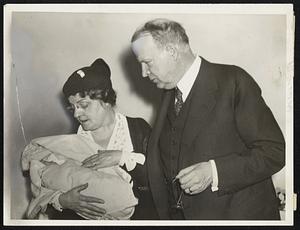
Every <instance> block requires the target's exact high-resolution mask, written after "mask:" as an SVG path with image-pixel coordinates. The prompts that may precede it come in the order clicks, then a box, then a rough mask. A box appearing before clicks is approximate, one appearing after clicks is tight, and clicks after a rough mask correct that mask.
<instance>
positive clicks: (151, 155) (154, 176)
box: [146, 90, 172, 219]
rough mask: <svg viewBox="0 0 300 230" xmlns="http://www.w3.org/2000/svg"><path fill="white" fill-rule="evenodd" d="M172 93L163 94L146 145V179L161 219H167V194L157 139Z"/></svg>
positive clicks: (168, 91) (169, 91)
mask: <svg viewBox="0 0 300 230" xmlns="http://www.w3.org/2000/svg"><path fill="white" fill-rule="evenodd" d="M171 98H172V91H171V90H167V91H165V93H164V97H163V101H162V104H161V106H160V109H159V114H158V115H157V117H156V120H155V123H154V126H153V129H152V133H151V136H150V139H149V144H148V154H147V158H148V159H147V161H146V162H147V168H148V172H149V173H148V178H149V183H150V187H151V192H152V196H153V200H154V202H155V206H156V209H157V212H158V214H159V216H160V218H161V219H168V218H169V216H168V211H169V210H168V203H167V202H168V194H167V190H166V185H165V180H164V173H163V171H162V167H161V160H160V152H159V146H158V144H159V143H158V142H159V137H160V134H161V130H162V128H163V126H164V122H165V119H166V117H167V111H168V107H169V103H170V100H171Z"/></svg>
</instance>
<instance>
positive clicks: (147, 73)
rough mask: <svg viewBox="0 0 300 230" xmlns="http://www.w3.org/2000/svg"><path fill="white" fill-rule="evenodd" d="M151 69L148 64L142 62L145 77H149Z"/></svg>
mask: <svg viewBox="0 0 300 230" xmlns="http://www.w3.org/2000/svg"><path fill="white" fill-rule="evenodd" d="M149 74H150V71H149V69H148V67H147V65H146V64H144V63H143V64H142V75H143V77H149Z"/></svg>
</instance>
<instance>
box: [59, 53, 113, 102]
mask: <svg viewBox="0 0 300 230" xmlns="http://www.w3.org/2000/svg"><path fill="white" fill-rule="evenodd" d="M110 88H112V83H111V80H110V69H109V66H108V65H107V64H106V63H105V61H104V60H103V59H102V58H98V59H97V60H96V61H94V62H93V64H92V65H91V66H87V67H83V68H81V69H78V70H76V71H75V72H74V73H72V75H71V76H70V77H69V78H68V80H67V81H66V83H65V84H64V86H63V93H64V95H65V97H67V98H68V97H69V96H71V95H76V94H77V93H79V92H85V91H89V90H91V89H100V90H104V89H110Z"/></svg>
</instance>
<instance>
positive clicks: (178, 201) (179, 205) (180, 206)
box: [171, 178, 183, 209]
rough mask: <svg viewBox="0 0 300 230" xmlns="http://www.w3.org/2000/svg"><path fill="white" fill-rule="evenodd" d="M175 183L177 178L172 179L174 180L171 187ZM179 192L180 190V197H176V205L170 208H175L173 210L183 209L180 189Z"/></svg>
mask: <svg viewBox="0 0 300 230" xmlns="http://www.w3.org/2000/svg"><path fill="white" fill-rule="evenodd" d="M176 181H178V180H177V178H174V179H173V180H172V185H173V184H174V183H175V182H176ZM180 190H181V192H180V195H179V197H178V200H177V202H176V204H174V205H172V206H171V207H172V208H175V209H183V202H182V196H183V190H182V189H180Z"/></svg>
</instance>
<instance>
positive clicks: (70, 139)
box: [22, 134, 138, 219]
mask: <svg viewBox="0 0 300 230" xmlns="http://www.w3.org/2000/svg"><path fill="white" fill-rule="evenodd" d="M98 148H99V146H98V145H97V144H96V143H94V142H92V141H91V140H90V139H88V138H85V137H84V136H82V135H77V134H70V135H57V136H49V137H41V138H37V139H34V140H32V141H31V143H30V144H29V145H28V146H26V148H25V150H24V152H23V154H22V168H23V170H30V178H31V190H32V193H33V199H32V200H31V202H30V204H29V207H28V210H27V216H28V217H29V218H35V217H36V216H37V215H38V213H39V212H45V211H46V208H47V205H48V204H49V203H53V199H54V198H55V197H57V195H58V194H60V193H61V192H66V191H68V190H70V189H71V188H73V187H76V186H78V185H82V184H85V183H88V187H87V188H86V189H85V190H83V191H81V193H82V194H83V195H87V196H94V197H97V198H100V199H102V200H104V201H105V203H104V204H98V203H94V204H95V205H97V206H99V207H101V208H104V209H105V210H106V217H107V218H113V219H129V218H130V216H131V215H132V214H133V212H134V206H135V205H137V203H138V200H137V199H136V198H135V196H134V194H133V191H132V184H131V183H130V180H131V176H130V175H129V174H128V173H127V172H126V171H125V170H123V169H122V168H120V167H119V166H113V167H107V168H102V169H98V170H93V169H89V168H85V167H82V166H81V162H82V161H83V160H84V159H86V158H87V157H89V156H91V155H93V154H95V153H97V150H98Z"/></svg>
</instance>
